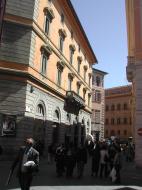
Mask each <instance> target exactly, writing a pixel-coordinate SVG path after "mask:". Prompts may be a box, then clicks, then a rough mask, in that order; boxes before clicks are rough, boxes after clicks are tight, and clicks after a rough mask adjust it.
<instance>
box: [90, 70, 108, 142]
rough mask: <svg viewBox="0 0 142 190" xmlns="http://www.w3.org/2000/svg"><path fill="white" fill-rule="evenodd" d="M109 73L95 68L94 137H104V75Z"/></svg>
mask: <svg viewBox="0 0 142 190" xmlns="http://www.w3.org/2000/svg"><path fill="white" fill-rule="evenodd" d="M106 74H107V73H106V72H104V71H101V70H98V69H93V75H92V122H91V123H92V125H91V134H92V135H93V136H94V139H97V140H103V139H104V109H105V96H104V95H105V90H104V76H105V75H106Z"/></svg>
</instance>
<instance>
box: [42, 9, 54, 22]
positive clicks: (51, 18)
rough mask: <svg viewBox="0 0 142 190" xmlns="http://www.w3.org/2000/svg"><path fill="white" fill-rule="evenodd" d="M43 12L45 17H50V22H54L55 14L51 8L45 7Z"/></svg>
mask: <svg viewBox="0 0 142 190" xmlns="http://www.w3.org/2000/svg"><path fill="white" fill-rule="evenodd" d="M43 11H44V13H45V15H47V16H48V17H49V19H50V21H52V20H53V19H54V18H55V15H54V12H53V10H52V9H51V8H49V7H45V8H44V10H43Z"/></svg>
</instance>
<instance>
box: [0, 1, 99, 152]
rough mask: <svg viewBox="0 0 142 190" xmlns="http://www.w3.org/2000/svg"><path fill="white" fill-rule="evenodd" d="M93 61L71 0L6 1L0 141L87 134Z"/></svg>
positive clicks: (13, 143) (10, 144) (9, 148)
mask: <svg viewBox="0 0 142 190" xmlns="http://www.w3.org/2000/svg"><path fill="white" fill-rule="evenodd" d="M96 62H97V59H96V56H95V54H94V52H93V50H92V48H91V46H90V44H89V41H88V39H87V37H86V34H85V32H84V30H83V28H82V26H81V24H80V21H79V19H78V17H77V15H76V13H75V10H74V8H73V6H72V4H71V2H70V0H58V1H52V0H42V1H39V0H32V1H29V0H24V1H21V0H13V1H11V0H7V4H6V13H5V16H4V23H3V36H2V42H1V47H0V131H1V136H0V144H1V145H2V146H3V147H4V149H5V153H6V154H11V152H14V151H16V150H17V148H18V147H19V146H20V145H21V144H23V141H24V139H25V138H27V137H30V136H32V137H34V139H35V140H36V141H40V142H41V143H42V144H44V147H45V148H47V147H48V145H49V144H50V143H54V144H57V143H69V142H73V143H74V144H76V145H77V144H78V143H80V142H84V140H85V136H86V134H87V133H91V89H92V84H91V80H92V79H91V76H92V64H95V63H96Z"/></svg>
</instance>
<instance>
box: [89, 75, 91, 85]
mask: <svg viewBox="0 0 142 190" xmlns="http://www.w3.org/2000/svg"><path fill="white" fill-rule="evenodd" d="M89 86H91V76H89Z"/></svg>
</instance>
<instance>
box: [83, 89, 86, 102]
mask: <svg viewBox="0 0 142 190" xmlns="http://www.w3.org/2000/svg"><path fill="white" fill-rule="evenodd" d="M85 96H86V90H84V91H83V99H84V100H85Z"/></svg>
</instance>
